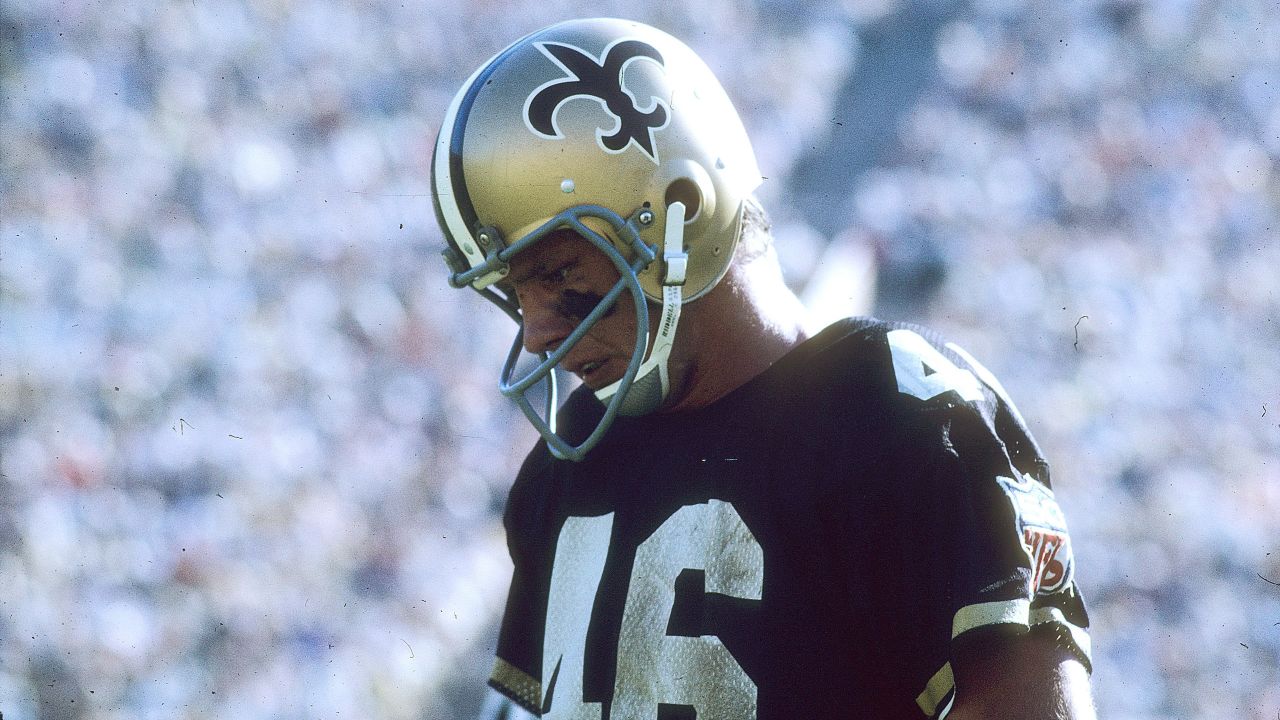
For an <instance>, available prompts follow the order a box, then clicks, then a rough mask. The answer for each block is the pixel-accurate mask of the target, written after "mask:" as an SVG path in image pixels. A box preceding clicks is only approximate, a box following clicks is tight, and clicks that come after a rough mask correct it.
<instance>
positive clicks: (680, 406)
mask: <svg viewBox="0 0 1280 720" xmlns="http://www.w3.org/2000/svg"><path fill="white" fill-rule="evenodd" d="M683 314H684V315H685V316H686V318H684V319H682V320H681V325H682V326H683V327H681V329H680V331H678V333H679V332H687V335H686V337H685V338H684V341H685V343H684V347H683V348H682V349H683V350H684V352H681V353H675V354H673V357H672V362H673V366H672V372H673V379H674V380H675V381H676V382H677V383H679V384H678V385H677V387H676V390H675V395H674V396H675V398H676V400H675V402H674V403H673V404H672V405H671V406H670V407H669V408H667V411H668V412H679V411H682V410H693V409H696V408H701V407H706V406H707V405H710V404H711V403H714V402H715V401H716V400H719V399H720V398H722V397H724V396H725V395H728V394H729V393H731V392H733V391H734V390H735V389H737V388H738V387H740V386H742V385H743V384H745V383H747V382H749V381H750V380H751V379H752V378H754V377H756V376H757V375H759V374H760V373H762V372H764V371H765V370H767V369H768V368H769V367H770V366H771V365H773V363H775V362H777V361H778V359H779V358H781V357H782V356H783V355H786V354H787V353H788V352H790V351H791V349H792V348H794V347H795V346H796V345H798V344H800V343H801V342H803V341H804V340H805V339H806V338H807V337H808V334H807V333H806V331H805V325H806V317H805V315H806V313H805V309H804V306H803V305H802V304H801V303H800V300H799V299H798V298H796V296H795V294H794V293H792V292H791V290H790V289H789V288H787V286H786V283H785V282H783V280H782V275H781V273H780V272H778V270H777V266H776V265H772V266H771V263H770V261H765V260H762V261H758V262H753V263H749V264H748V265H747V266H745V267H739V266H736V265H735V266H733V267H731V268H730V270H729V273H728V274H727V275H726V276H725V278H724V279H723V280H722V281H721V282H720V284H719V285H717V286H716V288H715V289H713V290H712V291H711V292H709V293H707V295H706V296H705V297H703V298H700V299H698V300H696V301H694V302H693V303H690V304H689V305H688V306H687V307H686V309H685V311H684V313H683ZM686 323H687V325H686ZM680 345H681V339H679V338H678V339H677V346H678V347H679V346H680Z"/></svg>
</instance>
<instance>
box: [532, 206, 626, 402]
mask: <svg viewBox="0 0 1280 720" xmlns="http://www.w3.org/2000/svg"><path fill="white" fill-rule="evenodd" d="M618 277H619V275H618V269H617V268H616V267H614V266H613V263H612V262H610V260H609V258H607V257H606V256H605V255H604V253H602V252H600V251H599V250H598V249H596V248H595V246H593V245H592V244H591V243H590V242H588V241H587V240H585V239H583V238H582V237H580V236H579V235H578V234H577V233H574V232H572V231H569V230H561V231H557V232H555V233H552V234H551V235H549V236H547V237H546V238H545V239H543V240H542V241H540V242H538V243H535V244H534V245H533V246H532V247H530V248H529V249H528V250H525V251H523V252H521V253H519V254H518V255H516V256H515V257H514V258H512V260H511V273H510V275H509V276H508V279H507V282H508V283H509V284H510V285H511V287H512V288H513V289H514V291H515V294H516V299H517V300H519V302H520V312H521V314H522V315H523V316H524V346H525V349H526V350H528V351H529V352H531V353H541V352H550V351H553V350H555V349H556V348H557V347H559V346H560V344H561V343H562V342H564V340H565V338H567V337H568V336H569V333H571V332H573V330H574V328H576V327H577V326H578V324H579V323H580V322H581V321H582V319H583V318H585V317H586V316H587V315H588V314H589V313H590V312H591V311H592V310H593V309H595V307H596V305H598V304H599V303H600V300H601V298H602V297H604V295H605V294H607V293H608V292H609V290H611V289H612V288H613V286H614V284H615V283H616V282H617V281H618ZM635 344H636V314H635V309H634V307H633V301H632V300H631V298H630V297H629V296H627V295H626V294H623V295H622V296H621V297H620V299H619V300H618V301H617V302H616V303H614V306H613V307H612V308H611V309H609V310H608V311H606V312H605V314H604V317H602V318H601V319H600V321H599V322H597V323H596V324H595V325H593V326H592V327H591V329H590V330H589V331H588V332H587V334H586V335H584V336H583V338H582V340H580V341H579V342H578V343H577V344H576V345H574V346H573V349H572V350H570V351H569V353H568V354H567V355H565V357H564V360H562V361H561V363H560V367H561V368H563V369H565V370H568V371H570V372H572V373H573V374H575V375H577V376H578V377H579V378H581V379H582V381H583V383H585V384H586V385H587V386H588V387H590V388H591V389H592V390H598V389H600V388H602V387H605V386H607V385H609V384H610V383H612V382H615V381H616V380H618V379H619V378H621V377H622V375H623V373H625V372H626V369H627V364H628V363H629V362H630V361H631V354H632V351H633V350H634V349H635Z"/></svg>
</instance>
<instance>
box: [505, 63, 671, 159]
mask: <svg viewBox="0 0 1280 720" xmlns="http://www.w3.org/2000/svg"><path fill="white" fill-rule="evenodd" d="M536 46H537V48H538V49H539V50H541V51H542V54H543V55H546V56H547V58H548V59H550V60H551V61H552V62H553V63H555V64H556V66H558V67H559V68H560V69H561V70H563V71H564V72H565V73H566V76H565V77H561V78H556V79H555V80H552V81H550V82H547V83H544V84H542V85H540V86H539V87H538V88H537V89H535V90H534V91H533V92H532V93H530V94H529V97H528V98H526V99H525V102H524V120H525V124H526V125H527V126H528V127H529V129H530V130H531V131H532V132H533V133H534V134H535V135H538V136H539V137H544V138H548V139H556V140H559V139H563V138H564V134H563V133H561V132H560V128H559V126H558V123H557V122H556V114H557V113H558V112H559V111H560V108H561V106H563V105H564V104H565V103H567V102H569V101H570V100H574V99H578V98H582V99H589V100H595V101H596V102H599V103H600V104H601V106H603V107H604V109H605V111H606V112H608V113H609V115H611V116H612V117H613V119H614V127H612V128H609V129H605V128H597V129H596V142H597V143H598V144H599V145H600V147H601V148H602V149H603V150H605V151H606V152H610V153H621V152H623V151H625V150H626V149H627V147H628V146H630V145H632V144H633V143H634V144H635V146H636V147H638V148H640V151H641V152H643V153H644V154H645V155H646V156H648V158H649V159H650V160H652V161H653V162H654V163H657V162H658V153H657V150H656V149H655V146H654V136H653V133H654V131H655V130H660V129H662V128H664V127H666V125H667V121H668V120H669V119H670V117H671V114H670V111H669V110H668V108H667V103H666V102H665V101H664V100H663V99H662V98H660V97H657V96H652V97H650V98H649V99H648V102H647V103H646V104H645V106H644V107H640V106H639V103H638V102H637V98H636V97H635V95H634V94H633V93H632V91H631V90H628V89H627V88H624V87H623V86H622V74H623V71H624V70H625V69H626V67H627V65H628V64H629V63H631V62H634V61H637V60H650V61H652V62H654V63H657V65H658V66H659V67H664V66H663V62H662V55H660V54H659V53H658V51H657V50H656V49H655V48H654V47H653V46H652V45H649V44H648V43H644V42H641V41H639V40H617V41H615V42H613V43H611V44H610V45H609V47H607V48H605V49H604V52H603V53H601V54H600V57H599V58H597V57H594V56H592V55H591V54H590V53H588V52H586V51H584V50H582V49H581V48H577V47H574V46H572V45H566V44H564V43H556V42H540V43H536ZM664 69H665V68H664Z"/></svg>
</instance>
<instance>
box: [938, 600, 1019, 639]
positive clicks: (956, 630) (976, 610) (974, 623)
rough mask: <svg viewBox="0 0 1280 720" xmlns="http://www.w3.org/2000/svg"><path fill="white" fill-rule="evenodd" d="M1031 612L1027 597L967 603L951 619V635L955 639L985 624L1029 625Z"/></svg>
mask: <svg viewBox="0 0 1280 720" xmlns="http://www.w3.org/2000/svg"><path fill="white" fill-rule="evenodd" d="M1030 614H1031V601H1030V600H1027V599H1025V598H1021V599H1018V600H997V601H995V602H985V603H977V604H976V605H966V606H964V607H962V608H960V609H959V610H958V611H956V616H955V618H954V619H953V620H952V621H951V637H952V638H953V639H954V638H956V637H959V636H960V635H961V634H963V633H966V632H968V631H970V630H973V629H974V628H980V627H982V626H983V625H1000V624H1010V623H1011V624H1015V625H1021V626H1023V627H1027V625H1028V624H1029V622H1028V620H1029V617H1030Z"/></svg>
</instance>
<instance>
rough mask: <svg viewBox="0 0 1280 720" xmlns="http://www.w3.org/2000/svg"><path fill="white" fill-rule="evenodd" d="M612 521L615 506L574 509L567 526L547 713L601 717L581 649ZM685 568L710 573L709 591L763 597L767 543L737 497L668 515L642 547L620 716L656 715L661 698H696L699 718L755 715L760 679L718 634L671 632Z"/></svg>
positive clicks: (642, 718) (617, 688) (625, 630)
mask: <svg viewBox="0 0 1280 720" xmlns="http://www.w3.org/2000/svg"><path fill="white" fill-rule="evenodd" d="M612 524H613V515H612V514H609V515H604V516H601V517H596V518H569V519H568V520H567V521H566V522H565V526H564V529H563V530H561V533H560V540H559V542H558V543H557V546H556V559H555V566H554V568H553V570H552V576H551V596H550V598H549V607H548V613H547V625H546V635H545V638H546V639H545V641H544V648H543V657H542V668H543V669H542V674H543V678H542V687H543V688H544V692H546V693H549V694H551V696H552V697H551V707H550V708H549V712H547V713H545V714H544V715H543V718H544V719H548V720H599V719H600V717H601V706H600V703H587V702H583V700H582V657H583V654H584V649H585V643H586V629H587V624H588V622H589V621H590V616H591V606H592V601H593V599H594V597H595V594H596V590H597V588H598V587H599V584H600V576H601V574H602V573H603V571H604V557H605V553H606V551H607V549H608V545H609V543H608V540H609V534H610V530H611V528H612ZM686 569H692V570H702V571H703V572H704V573H705V577H706V591H707V592H714V593H720V594H723V595H728V596H731V597H736V598H743V599H748V600H759V599H760V593H761V591H762V589H763V586H764V552H763V550H761V548H760V544H759V543H758V542H757V541H756V539H755V536H753V535H752V534H751V531H750V530H749V529H748V528H747V526H746V524H745V523H744V522H743V521H742V518H741V516H739V515H738V511H737V510H735V509H734V507H733V505H731V504H729V503H727V502H723V501H720V500H711V501H710V502H707V503H704V504H700V505H687V506H685V507H682V508H680V509H679V510H677V511H676V512H675V513H674V514H672V515H671V517H669V518H667V520H666V522H664V523H662V525H661V526H660V527H659V528H658V529H657V530H655V531H654V532H653V534H652V535H650V536H649V537H648V538H647V539H646V540H645V541H644V542H643V543H641V544H640V546H639V547H638V548H637V549H636V557H635V564H634V566H633V567H632V570H631V584H630V588H629V589H628V591H627V601H626V606H625V608H624V610H623V615H622V629H621V633H620V635H619V638H618V658H617V662H618V666H617V675H616V678H617V680H616V682H615V685H614V691H613V705H612V708H611V711H610V718H612V719H613V720H652V718H654V717H657V713H658V705H659V704H661V703H669V704H675V705H688V706H692V707H693V708H694V709H695V710H696V711H697V716H698V719H699V720H731V719H732V720H739V719H741V718H752V717H755V714H756V686H755V683H753V682H752V681H751V678H750V677H748V676H747V674H746V672H745V671H744V670H743V669H742V666H741V665H739V664H738V662H737V660H736V659H734V657H733V655H732V654H731V653H730V652H729V650H728V648H726V647H725V646H724V643H722V642H721V641H720V639H719V638H718V637H716V636H714V635H703V636H701V637H673V636H669V635H667V634H666V628H667V623H668V621H669V619H670V617H671V610H672V608H673V607H674V604H675V582H676V577H677V576H678V575H679V574H680V573H681V572H682V571H684V570H686ZM553 677H554V678H555V680H554V683H553V681H552V678H553Z"/></svg>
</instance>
